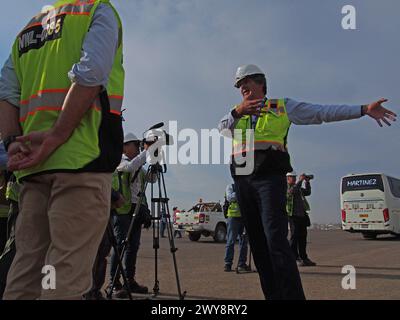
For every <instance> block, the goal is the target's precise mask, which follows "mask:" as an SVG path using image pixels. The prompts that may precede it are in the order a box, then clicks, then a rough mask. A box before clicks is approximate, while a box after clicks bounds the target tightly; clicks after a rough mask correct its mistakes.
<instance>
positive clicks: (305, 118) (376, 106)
mask: <svg viewBox="0 0 400 320" xmlns="http://www.w3.org/2000/svg"><path fill="white" fill-rule="evenodd" d="M386 101H387V100H386V99H380V100H378V101H375V102H372V103H370V104H368V105H362V106H361V105H353V106H350V105H320V104H311V103H307V102H298V101H295V100H293V99H286V110H287V113H288V117H289V120H290V121H291V122H293V123H294V124H299V125H309V124H321V123H323V122H333V121H343V120H351V119H358V118H361V117H362V116H363V115H366V114H367V115H369V116H370V117H372V118H374V119H375V120H376V121H377V122H378V124H379V125H380V126H382V123H381V121H383V122H384V123H386V124H387V125H390V121H396V116H397V115H396V114H395V113H394V112H392V111H390V110H388V109H386V108H384V107H383V106H382V103H384V102H386Z"/></svg>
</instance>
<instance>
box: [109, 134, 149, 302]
mask: <svg viewBox="0 0 400 320" xmlns="http://www.w3.org/2000/svg"><path fill="white" fill-rule="evenodd" d="M140 143H141V142H140V140H139V139H138V138H137V137H136V136H135V135H134V134H133V133H128V134H126V135H125V137H124V150H123V156H122V161H121V163H120V165H119V166H118V167H117V171H116V174H115V175H114V182H113V189H114V190H117V191H119V192H120V194H121V195H122V198H123V199H124V202H123V205H122V206H121V207H119V208H117V209H116V210H115V211H116V215H114V217H113V220H114V232H115V235H116V238H117V244H118V247H119V250H122V246H123V241H124V240H125V239H126V237H127V236H128V230H129V226H130V224H131V221H132V219H135V220H134V222H133V223H134V224H133V229H132V233H131V234H130V235H129V243H128V244H127V248H126V251H125V255H124V264H125V273H126V277H127V280H128V284H127V285H129V289H130V291H131V292H132V293H147V292H148V288H147V287H145V286H142V285H140V284H138V283H137V282H136V280H135V273H136V258H137V253H138V250H139V246H140V237H141V231H142V225H143V226H144V227H145V228H149V227H150V225H151V215H150V213H149V210H148V207H147V201H146V197H144V199H143V201H142V203H141V205H140V209H139V213H138V215H137V216H136V217H133V213H134V211H135V208H136V206H137V205H138V200H139V193H140V190H141V187H142V185H143V184H144V183H145V178H146V177H145V174H146V172H145V171H144V169H143V165H144V164H145V163H146V157H147V149H148V145H147V144H144V149H145V150H143V151H142V152H140ZM151 182H154V181H151ZM117 265H118V262H117V259H116V255H115V252H114V253H113V255H112V257H111V270H110V283H112V280H113V279H114V276H115V274H116V270H117ZM115 289H116V296H117V297H118V298H125V297H127V290H126V288H123V287H122V285H121V283H120V282H119V279H117V281H116V286H115Z"/></svg>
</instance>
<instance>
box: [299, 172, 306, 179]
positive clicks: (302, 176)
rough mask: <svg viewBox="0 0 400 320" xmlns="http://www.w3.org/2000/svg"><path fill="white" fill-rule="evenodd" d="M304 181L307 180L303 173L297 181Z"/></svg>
mask: <svg viewBox="0 0 400 320" xmlns="http://www.w3.org/2000/svg"><path fill="white" fill-rule="evenodd" d="M304 180H307V179H306V175H305V174H304V173H303V174H301V176H300V177H299V181H304Z"/></svg>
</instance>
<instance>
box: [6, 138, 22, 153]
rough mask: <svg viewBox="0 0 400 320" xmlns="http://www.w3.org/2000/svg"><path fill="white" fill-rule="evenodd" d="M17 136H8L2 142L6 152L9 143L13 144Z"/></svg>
mask: <svg viewBox="0 0 400 320" xmlns="http://www.w3.org/2000/svg"><path fill="white" fill-rule="evenodd" d="M17 137H19V136H8V137H7V138H5V139H4V140H3V145H4V149H5V150H6V151H7V152H8V147H9V146H10V144H11V143H13V142H15V141H16V140H17Z"/></svg>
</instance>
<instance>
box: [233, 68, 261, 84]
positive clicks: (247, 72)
mask: <svg viewBox="0 0 400 320" xmlns="http://www.w3.org/2000/svg"><path fill="white" fill-rule="evenodd" d="M256 74H261V75H263V76H265V73H264V72H263V71H262V70H261V69H260V68H259V67H257V66H256V65H254V64H245V65H244V66H240V67H239V68H238V69H237V71H236V76H235V87H236V88H239V87H238V83H239V82H240V80H243V79H244V78H246V77H248V76H253V75H256Z"/></svg>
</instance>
